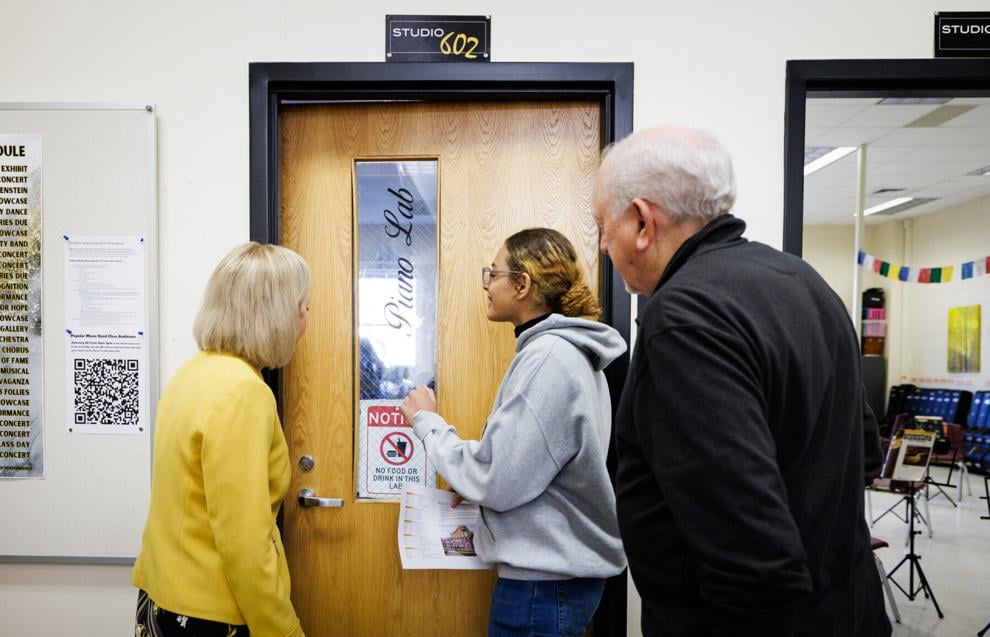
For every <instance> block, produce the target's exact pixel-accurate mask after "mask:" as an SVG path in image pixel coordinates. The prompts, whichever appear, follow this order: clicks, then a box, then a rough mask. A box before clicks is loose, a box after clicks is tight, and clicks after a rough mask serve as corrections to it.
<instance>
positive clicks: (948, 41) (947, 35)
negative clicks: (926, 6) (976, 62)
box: [934, 11, 990, 58]
mask: <svg viewBox="0 0 990 637" xmlns="http://www.w3.org/2000/svg"><path fill="white" fill-rule="evenodd" d="M974 30H975V31H977V32H976V33H973V31H974ZM934 35H935V44H934V47H935V48H934V51H935V57H937V58H941V57H990V12H987V11H939V12H937V13H936V14H935V34H934Z"/></svg>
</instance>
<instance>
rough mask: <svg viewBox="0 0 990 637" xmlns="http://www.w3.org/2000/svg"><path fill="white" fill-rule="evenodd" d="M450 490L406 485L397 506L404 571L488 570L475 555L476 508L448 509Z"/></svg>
mask: <svg viewBox="0 0 990 637" xmlns="http://www.w3.org/2000/svg"><path fill="white" fill-rule="evenodd" d="M450 497H451V492H450V491H442V490H440V489H430V488H429V487H423V486H419V485H414V484H408V483H407V484H406V488H405V490H404V491H403V492H402V501H401V502H400V504H399V538H398V539H399V558H400V559H401V560H402V568H405V569H474V570H480V569H487V568H491V565H490V564H487V563H485V562H483V561H481V559H480V558H479V557H478V556H477V555H476V554H475V552H474V534H475V532H476V531H477V529H478V505H477V504H471V503H468V502H462V503H460V504H459V505H457V508H455V509H452V508H450Z"/></svg>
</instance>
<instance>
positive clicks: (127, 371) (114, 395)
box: [73, 358, 140, 425]
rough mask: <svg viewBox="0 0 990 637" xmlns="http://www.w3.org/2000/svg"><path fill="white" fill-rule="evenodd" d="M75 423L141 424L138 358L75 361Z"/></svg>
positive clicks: (83, 359) (78, 359)
mask: <svg viewBox="0 0 990 637" xmlns="http://www.w3.org/2000/svg"><path fill="white" fill-rule="evenodd" d="M73 372H74V380H73V389H74V392H73V393H74V394H75V408H74V409H73V411H75V424H77V425H136V424H138V397H139V395H140V392H139V391H138V362H137V360H136V359H124V358H116V359H113V358H111V359H90V358H77V359H74V361H73Z"/></svg>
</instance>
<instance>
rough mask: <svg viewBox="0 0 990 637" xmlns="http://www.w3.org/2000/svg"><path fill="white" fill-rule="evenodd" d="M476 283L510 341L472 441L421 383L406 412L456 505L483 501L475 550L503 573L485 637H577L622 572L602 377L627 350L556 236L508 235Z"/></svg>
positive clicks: (543, 231) (535, 231)
mask: <svg viewBox="0 0 990 637" xmlns="http://www.w3.org/2000/svg"><path fill="white" fill-rule="evenodd" d="M481 276H482V279H481V282H482V286H483V288H484V290H485V298H486V301H487V304H488V308H487V309H488V319H489V320H490V321H499V322H507V323H512V324H513V325H514V326H515V333H516V339H517V340H516V355H515V358H513V360H512V363H511V364H510V365H509V369H508V371H507V372H506V374H505V377H504V378H503V379H502V383H501V386H500V387H499V390H498V394H497V395H496V397H495V404H494V405H492V410H491V413H490V414H489V416H488V420H487V422H486V424H485V429H484V433H483V434H482V437H481V440H480V441H467V440H464V439H462V438H461V437H459V436H458V434H457V431H456V430H455V428H454V427H453V426H452V425H450V424H448V423H447V422H445V421H444V419H443V418H442V417H441V416H440V415H439V414H437V413H436V401H435V398H434V395H433V392H432V391H431V390H430V389H428V388H425V387H418V388H416V389H415V390H413V392H411V393H410V394H409V396H408V398H406V400H405V402H404V403H403V405H402V411H403V414H404V415H405V417H406V418H407V419H408V420H409V421H410V422H411V423H412V425H413V427H414V430H415V433H416V435H417V436H418V437H419V438H420V439H422V440H423V443H424V444H425V446H426V449H427V453H428V454H429V457H430V459H431V461H432V462H433V463H434V464H435V465H436V467H437V469H438V471H439V472H440V474H441V475H443V477H444V479H445V480H446V481H447V483H448V484H449V485H450V487H451V489H452V490H453V491H454V492H455V495H454V496H453V498H452V501H451V505H452V506H456V504H457V503H459V502H460V500H461V499H462V498H463V499H466V500H468V501H470V502H475V503H477V504H479V505H480V509H481V517H480V519H479V521H478V529H477V532H476V533H475V536H474V541H475V548H476V550H477V552H478V555H479V556H480V557H481V558H482V559H484V560H485V561H487V562H490V563H492V564H494V565H495V566H496V567H497V568H498V574H499V578H498V582H497V584H496V587H495V593H494V595H493V597H492V605H491V612H490V615H489V624H488V631H489V632H488V634H489V635H490V636H493V637H500V636H507V635H534V634H536V635H581V634H582V633H583V632H584V630H585V628H586V627H587V625H588V623H589V621H590V620H591V617H592V615H593V614H594V612H595V609H596V608H597V606H598V603H599V601H600V600H601V596H602V591H603V589H604V586H605V578H607V577H610V576H613V575H617V574H619V573H620V572H622V570H623V569H624V568H625V564H626V561H625V555H624V553H623V550H622V542H621V540H620V539H619V528H618V524H617V522H616V518H615V495H614V493H613V491H612V486H611V484H610V482H609V478H608V474H607V472H606V469H605V454H606V451H607V449H608V442H609V436H610V432H611V403H610V400H609V393H608V386H607V384H606V382H605V375H604V374H603V372H602V370H603V369H604V368H605V367H606V366H607V365H608V364H609V363H611V362H612V361H613V360H615V359H616V358H618V357H619V356H621V355H622V353H623V352H625V350H626V346H625V343H624V342H623V340H622V338H621V337H620V336H619V334H618V332H616V331H615V330H614V329H612V328H611V327H608V326H607V325H603V324H601V323H598V322H596V321H594V320H589V319H593V318H594V317H597V316H598V314H599V313H600V309H599V306H598V302H597V300H596V298H595V296H594V294H592V292H591V290H590V289H589V288H588V286H587V284H586V283H585V279H584V273H583V271H582V268H581V265H580V263H579V262H578V259H577V253H576V251H575V250H574V246H573V245H571V243H570V241H568V240H567V238H566V237H564V236H563V235H562V234H560V233H559V232H557V231H555V230H550V229H547V228H532V229H529V230H523V231H522V232H518V233H516V234H514V235H512V236H511V237H509V238H508V239H506V241H505V243H504V245H503V246H502V247H501V249H500V250H499V251H498V254H497V255H496V256H495V260H494V261H493V262H492V265H491V266H490V267H485V268H482V271H481Z"/></svg>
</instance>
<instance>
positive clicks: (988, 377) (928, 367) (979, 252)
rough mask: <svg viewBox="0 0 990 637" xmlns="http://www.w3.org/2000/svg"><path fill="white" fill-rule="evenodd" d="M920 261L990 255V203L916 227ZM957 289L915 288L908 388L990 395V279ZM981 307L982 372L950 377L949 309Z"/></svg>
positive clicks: (957, 283)
mask: <svg viewBox="0 0 990 637" xmlns="http://www.w3.org/2000/svg"><path fill="white" fill-rule="evenodd" d="M914 237H915V240H914V260H915V262H916V263H918V264H920V265H922V266H925V267H927V266H934V267H937V266H940V265H953V264H958V263H959V262H961V261H969V260H972V259H974V258H982V257H986V256H987V255H990V197H984V198H982V199H977V200H976V201H972V202H969V203H968V204H964V205H962V206H958V207H955V208H950V209H949V210H946V211H944V212H941V213H939V214H935V215H927V216H924V217H919V218H917V219H916V220H915V224H914ZM959 277H960V272H959V271H958V267H957V271H956V272H955V273H954V274H953V281H954V283H949V284H939V285H915V286H910V290H909V296H908V297H907V300H906V303H905V305H906V308H907V311H908V312H909V313H910V314H909V316H910V318H911V321H912V322H911V323H910V324H909V329H910V330H911V332H910V334H909V335H908V338H907V339H906V341H905V348H904V352H905V364H904V366H903V368H902V371H901V379H902V381H903V382H910V383H914V384H916V385H923V386H925V387H951V388H956V389H968V390H970V391H976V390H984V389H990V330H988V329H987V325H988V324H990V276H982V277H979V278H976V279H969V280H966V281H961V280H959ZM965 305H981V306H982V308H981V315H982V325H981V335H980V336H981V339H980V361H981V366H980V370H981V371H980V372H979V373H975V374H949V373H948V371H947V369H948V367H947V365H948V354H947V350H948V319H949V308H953V307H959V306H965Z"/></svg>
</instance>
